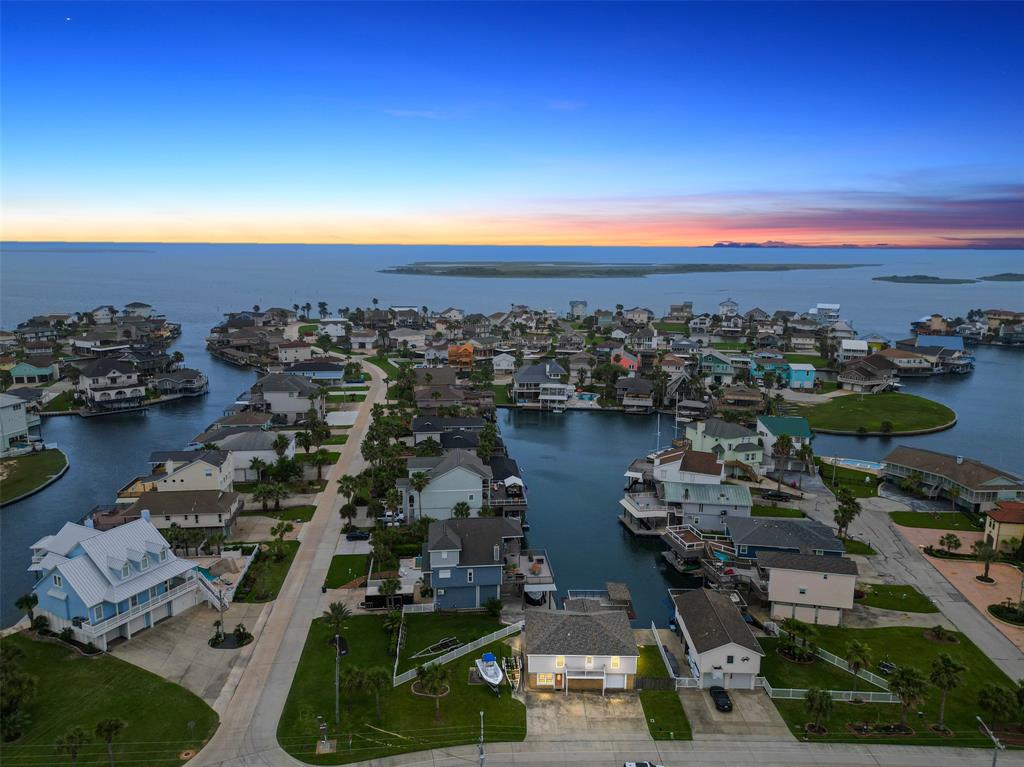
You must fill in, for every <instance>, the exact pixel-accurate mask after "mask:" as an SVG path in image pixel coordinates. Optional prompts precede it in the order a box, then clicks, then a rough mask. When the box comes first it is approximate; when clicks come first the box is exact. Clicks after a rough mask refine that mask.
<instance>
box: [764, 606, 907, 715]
mask: <svg viewBox="0 0 1024 767" xmlns="http://www.w3.org/2000/svg"><path fill="white" fill-rule="evenodd" d="M764 628H765V630H766V631H767V632H768V633H769V634H774V635H775V636H777V637H782V636H786V635H787V632H786V631H784V630H783V629H781V628H779V626H778V624H776V623H771V622H769V623H766V624H764ZM814 652H815V654H816V655H817V656H818V657H819V658H821V659H822V660H824V661H827V662H828V663H831V664H832V665H833V666H836V667H838V668H841V669H842V670H843V671H845V672H846V673H848V674H853V669H851V668H850V664H849V663H848V662H847V661H846V658H841V657H839V656H838V655H836V654H835V653H830V652H829V651H828V650H824V649H822V648H821V647H815V648H814ZM856 676H859V677H860V678H861V679H863V680H865V681H867V682H870V683H871V684H873V685H875V687H881V688H882V689H883V690H888V689H889V682H887V681H886V679H885V677H881V676H879V675H878V674H874V673H872V672H870V671H868V670H867V669H864V668H862V669H860V670H859V671H858V672H857V674H856ZM837 700H838V698H837Z"/></svg>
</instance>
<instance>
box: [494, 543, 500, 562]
mask: <svg viewBox="0 0 1024 767" xmlns="http://www.w3.org/2000/svg"><path fill="white" fill-rule="evenodd" d="M494 561H495V562H500V561H501V547H500V546H499V545H498V544H494Z"/></svg>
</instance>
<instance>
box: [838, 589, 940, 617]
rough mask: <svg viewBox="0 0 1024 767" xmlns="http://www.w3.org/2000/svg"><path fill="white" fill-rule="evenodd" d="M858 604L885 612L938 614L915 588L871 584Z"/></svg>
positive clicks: (929, 601)
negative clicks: (900, 611)
mask: <svg viewBox="0 0 1024 767" xmlns="http://www.w3.org/2000/svg"><path fill="white" fill-rule="evenodd" d="M857 602H858V604H862V605H866V606H867V607H880V608H882V609H883V610H902V611H903V612H907V613H937V612H938V611H939V608H937V607H936V606H935V605H934V604H932V601H931V600H930V599H929V598H928V597H926V596H925V595H924V594H922V593H921V592H920V591H918V590H917V589H915V588H914V587H913V586H885V585H881V584H871V585H870V586H869V587H868V592H867V594H866V595H865V597H864V598H863V599H858V600H857Z"/></svg>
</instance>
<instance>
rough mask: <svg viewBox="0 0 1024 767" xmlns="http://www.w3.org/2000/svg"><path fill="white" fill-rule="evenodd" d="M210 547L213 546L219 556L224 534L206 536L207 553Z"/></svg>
mask: <svg viewBox="0 0 1024 767" xmlns="http://www.w3.org/2000/svg"><path fill="white" fill-rule="evenodd" d="M211 546H215V547H216V548H217V553H218V554H220V552H221V548H222V547H223V546H224V533H213V534H212V535H208V536H206V550H207V551H209V550H210V547H211Z"/></svg>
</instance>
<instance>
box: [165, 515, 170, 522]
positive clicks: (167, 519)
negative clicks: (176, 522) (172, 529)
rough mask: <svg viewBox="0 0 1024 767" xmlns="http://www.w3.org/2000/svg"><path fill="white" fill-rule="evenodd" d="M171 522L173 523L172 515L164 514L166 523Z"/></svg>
mask: <svg viewBox="0 0 1024 767" xmlns="http://www.w3.org/2000/svg"><path fill="white" fill-rule="evenodd" d="M170 521H171V515H170V514H164V522H170Z"/></svg>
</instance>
